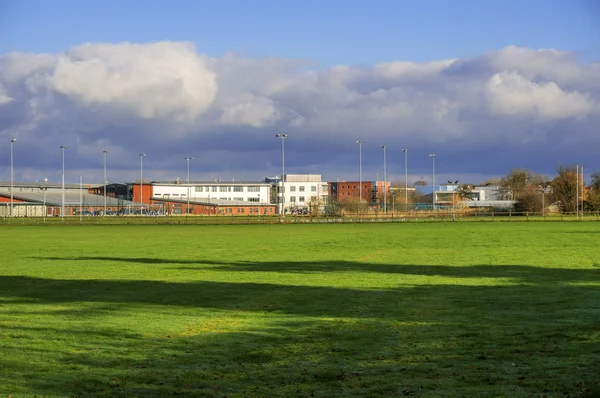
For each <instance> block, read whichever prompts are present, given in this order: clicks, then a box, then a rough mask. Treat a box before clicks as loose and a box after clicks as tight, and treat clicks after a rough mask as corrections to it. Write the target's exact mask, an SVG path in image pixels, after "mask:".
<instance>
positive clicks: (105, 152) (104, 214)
mask: <svg viewBox="0 0 600 398" xmlns="http://www.w3.org/2000/svg"><path fill="white" fill-rule="evenodd" d="M102 153H103V154H104V184H102V185H104V213H102V216H106V184H107V181H106V154H107V153H108V151H102Z"/></svg>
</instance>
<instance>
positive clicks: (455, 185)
mask: <svg viewBox="0 0 600 398" xmlns="http://www.w3.org/2000/svg"><path fill="white" fill-rule="evenodd" d="M448 184H454V188H452V221H454V197H455V196H456V188H457V187H458V180H456V181H454V183H453V182H452V181H448Z"/></svg>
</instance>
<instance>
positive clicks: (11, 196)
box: [10, 138, 17, 218]
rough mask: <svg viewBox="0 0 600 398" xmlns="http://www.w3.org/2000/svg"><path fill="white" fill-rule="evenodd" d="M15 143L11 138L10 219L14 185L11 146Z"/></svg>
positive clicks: (11, 147) (11, 149)
mask: <svg viewBox="0 0 600 398" xmlns="http://www.w3.org/2000/svg"><path fill="white" fill-rule="evenodd" d="M16 141H17V139H16V138H12V139H11V140H10V218H12V216H13V189H14V187H13V184H14V174H13V146H14V144H15V142H16Z"/></svg>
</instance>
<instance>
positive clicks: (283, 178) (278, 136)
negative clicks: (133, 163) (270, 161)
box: [275, 134, 288, 217]
mask: <svg viewBox="0 0 600 398" xmlns="http://www.w3.org/2000/svg"><path fill="white" fill-rule="evenodd" d="M275 137H277V138H281V216H282V217H285V145H284V141H285V139H286V138H288V135H287V134H275Z"/></svg>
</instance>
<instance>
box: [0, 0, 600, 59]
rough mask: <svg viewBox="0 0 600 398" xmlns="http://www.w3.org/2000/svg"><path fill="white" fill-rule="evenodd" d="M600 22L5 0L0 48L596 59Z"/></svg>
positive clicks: (513, 12)
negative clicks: (518, 54) (521, 50)
mask: <svg viewBox="0 0 600 398" xmlns="http://www.w3.org/2000/svg"><path fill="white" fill-rule="evenodd" d="M599 21H600V3H598V2H595V1H594V0H562V1H557V0H503V1H500V0H419V1H398V0H397V1H373V2H368V1H364V0H363V1H356V0H346V1H334V0H330V1H314V0H305V1H298V2H287V1H272V0H269V1H267V0H262V1H261V0H258V1H243V0H237V1H231V0H220V1H206V0H204V1H203V0H198V1H141V0H131V1H114V0H108V1H65V0H56V1H47V2H44V1H31V0H4V1H2V2H0V53H6V52H10V51H26V52H60V51H64V50H65V49H67V48H69V47H71V46H74V45H78V44H81V43H84V42H111V43H118V42H122V41H132V42H139V43H143V42H148V41H160V40H172V41H181V40H183V41H186V40H191V41H193V42H195V43H196V45H197V47H198V50H199V51H200V52H204V53H207V54H208V55H211V56H218V55H220V54H223V53H227V52H231V51H233V52H239V53H244V54H248V55H253V56H280V57H286V58H304V59H308V60H311V61H314V62H315V63H317V64H318V65H321V66H331V65H336V64H343V65H346V64H352V65H357V64H372V63H376V62H386V61H395V60H404V59H407V60H412V61H430V60H437V59H444V58H462V57H470V56H473V55H476V54H479V53H482V52H485V51H489V50H493V49H500V48H503V47H505V46H507V45H517V46H523V47H531V48H556V49H568V50H570V51H575V52H578V53H580V54H581V56H582V57H584V58H586V59H598V58H600V40H599V38H600V22H599Z"/></svg>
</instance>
